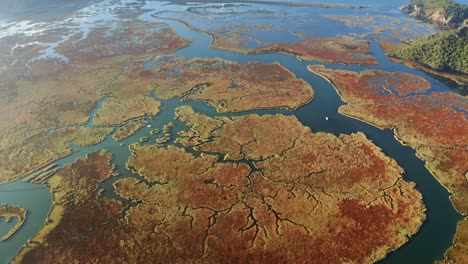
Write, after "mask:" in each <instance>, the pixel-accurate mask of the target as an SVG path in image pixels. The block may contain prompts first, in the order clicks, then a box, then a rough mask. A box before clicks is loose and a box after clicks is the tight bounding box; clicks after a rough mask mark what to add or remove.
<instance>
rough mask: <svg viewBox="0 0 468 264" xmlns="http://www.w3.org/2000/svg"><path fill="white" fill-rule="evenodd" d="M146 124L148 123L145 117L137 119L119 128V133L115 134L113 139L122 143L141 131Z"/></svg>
mask: <svg viewBox="0 0 468 264" xmlns="http://www.w3.org/2000/svg"><path fill="white" fill-rule="evenodd" d="M146 124H148V121H146V120H145V118H143V117H140V118H137V119H135V120H130V121H128V123H127V124H125V125H124V126H122V127H121V128H119V129H118V130H117V132H115V134H114V135H112V137H113V138H114V139H115V141H121V140H123V139H125V138H128V137H129V136H131V135H133V134H135V133H136V132H137V131H138V130H140V128H142V127H144V126H145V125H146Z"/></svg>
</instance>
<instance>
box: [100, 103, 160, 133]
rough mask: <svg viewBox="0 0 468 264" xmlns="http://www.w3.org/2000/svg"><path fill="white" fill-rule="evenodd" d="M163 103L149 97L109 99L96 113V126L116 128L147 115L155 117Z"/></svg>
mask: <svg viewBox="0 0 468 264" xmlns="http://www.w3.org/2000/svg"><path fill="white" fill-rule="evenodd" d="M160 106H161V103H160V102H158V101H156V100H154V99H153V98H151V97H148V96H132V97H131V98H127V99H117V100H116V99H113V98H111V99H109V101H107V102H104V103H103V104H102V108H101V109H99V111H98V112H97V113H96V118H95V119H94V125H95V126H116V125H122V124H123V122H125V121H127V120H129V119H131V118H134V117H141V116H144V115H146V114H148V115H150V116H155V115H157V114H158V113H159V107H160Z"/></svg>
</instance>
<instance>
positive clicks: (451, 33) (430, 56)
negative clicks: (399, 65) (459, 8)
mask: <svg viewBox="0 0 468 264" xmlns="http://www.w3.org/2000/svg"><path fill="white" fill-rule="evenodd" d="M391 56H394V57H398V58H401V59H404V60H409V61H414V62H418V63H421V64H424V65H426V66H429V67H431V68H433V69H435V70H439V71H444V72H459V73H464V74H468V25H466V24H465V25H463V26H462V27H460V28H459V29H454V30H447V31H443V32H441V33H439V34H435V35H430V36H427V37H425V38H421V39H416V40H414V41H413V43H412V44H411V45H410V46H409V47H407V48H404V49H401V50H397V51H395V52H394V53H392V54H391Z"/></svg>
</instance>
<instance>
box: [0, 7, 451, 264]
mask: <svg viewBox="0 0 468 264" xmlns="http://www.w3.org/2000/svg"><path fill="white" fill-rule="evenodd" d="M313 2H321V1H313ZM327 2H328V1H327ZM334 2H336V3H346V1H344V0H343V1H334ZM375 2H376V1H375V0H372V1H371V0H362V1H355V2H353V4H362V5H371V6H372V8H371V9H370V10H367V11H366V12H376V13H379V14H380V13H381V12H385V13H391V14H394V15H398V13H396V12H395V11H388V10H389V9H390V7H391V8H392V10H393V9H394V8H395V7H398V6H400V5H401V3H400V2H405V1H395V2H393V1H379V3H377V4H376V3H375ZM389 2H390V3H389ZM260 6H261V7H262V8H263V7H264V6H263V5H260ZM145 8H148V9H153V10H154V11H150V12H147V13H145V14H143V15H142V16H140V18H141V19H143V20H148V21H158V22H165V23H168V24H170V25H171V26H172V27H173V28H174V29H175V30H176V31H177V33H179V34H180V35H182V36H184V37H187V38H191V39H192V40H193V42H192V43H191V45H190V46H189V47H187V48H184V49H181V50H179V51H177V52H175V54H176V55H179V56H186V57H190V58H193V57H206V58H222V59H227V60H231V61H236V62H238V63H245V62H248V61H259V62H264V63H272V62H280V63H281V64H282V65H283V66H285V67H287V68H288V69H289V70H291V71H292V72H293V73H294V74H296V75H297V77H299V78H302V79H304V80H306V81H307V82H309V83H310V84H311V86H312V87H313V89H314V91H315V97H314V100H313V101H311V102H310V103H308V104H306V105H304V106H302V107H300V108H299V109H298V110H296V111H287V110H281V109H272V110H254V111H249V112H243V113H227V114H219V113H217V112H216V111H215V110H214V108H212V107H210V106H208V105H207V104H206V103H203V102H183V103H182V102H181V101H180V100H179V99H171V100H161V102H162V106H163V108H164V110H162V111H161V112H160V113H159V114H158V115H157V116H156V117H155V118H153V119H150V118H148V117H147V119H148V120H149V121H150V123H149V125H150V126H151V127H143V128H142V129H140V130H139V131H138V132H137V133H136V134H135V135H133V136H131V137H129V138H127V139H125V140H123V141H121V142H115V141H114V140H113V139H112V137H111V135H109V136H108V137H107V138H106V139H105V140H104V141H103V142H101V143H100V144H97V145H94V146H90V147H82V148H79V147H76V146H74V147H75V148H76V149H75V150H76V152H75V153H73V154H72V155H70V156H69V157H66V158H63V159H60V160H58V161H57V162H55V163H56V164H58V165H59V166H65V165H67V164H70V163H72V162H73V161H75V160H76V159H78V158H80V157H83V156H84V155H85V154H86V153H89V152H92V151H96V150H101V149H106V150H108V151H110V152H112V153H113V155H114V160H113V161H114V163H115V164H116V168H117V171H118V172H119V174H120V175H119V176H117V177H112V178H110V179H109V180H106V181H104V182H103V183H101V187H102V188H103V189H104V193H103V195H104V196H107V197H113V198H116V199H120V198H119V197H117V196H116V195H115V193H114V189H113V186H112V184H113V183H114V182H115V181H116V180H118V179H122V178H124V177H138V176H136V175H133V174H132V173H131V172H129V171H128V170H127V169H126V168H125V162H126V161H127V159H128V157H129V156H130V154H131V153H130V151H129V150H128V145H129V144H131V143H134V142H138V140H139V138H140V137H142V136H147V137H149V138H150V142H154V139H155V138H157V137H159V136H161V135H150V133H149V131H150V130H152V129H155V128H158V129H162V126H163V125H164V124H167V123H169V122H173V123H175V124H176V126H175V127H174V128H173V129H172V131H171V135H172V137H171V141H170V142H169V143H168V144H171V143H172V141H173V140H174V138H175V136H176V135H177V132H178V131H180V130H182V129H184V128H185V126H184V125H183V124H181V123H180V122H177V121H175V120H174V110H175V108H177V107H178V106H181V105H191V106H192V107H194V108H195V110H196V111H198V112H201V113H204V114H207V115H209V116H221V115H223V116H239V115H245V114H251V113H255V114H260V115H263V114H285V115H295V116H296V117H297V118H298V119H299V120H300V121H301V122H302V123H303V124H304V125H307V126H309V127H310V128H311V129H312V131H313V132H328V133H333V134H335V135H339V134H343V133H346V134H349V133H354V132H358V131H362V132H364V133H365V134H366V135H367V137H368V138H369V139H371V140H372V141H373V142H374V143H375V144H376V145H378V146H379V147H380V148H382V149H383V151H384V152H385V154H386V155H388V156H390V157H392V158H394V159H395V160H397V161H398V163H399V165H400V166H402V167H403V168H404V169H405V175H404V178H405V179H406V180H408V181H414V182H416V184H417V189H418V190H419V191H421V193H422V194H423V197H424V203H425V204H426V207H427V209H428V210H427V212H426V213H427V220H426V221H425V223H424V225H423V226H422V227H421V229H420V231H419V232H418V233H417V234H416V235H415V236H413V237H411V238H410V240H409V242H408V243H407V244H405V245H404V246H403V247H402V248H400V249H398V250H396V251H395V252H393V253H391V254H389V256H388V257H387V258H386V259H384V260H383V261H381V262H382V263H410V262H417V263H433V262H434V261H435V260H440V259H442V258H443V253H444V252H445V251H446V249H447V248H448V247H449V246H450V245H451V241H452V238H453V234H454V232H455V228H456V223H457V221H458V220H460V216H459V214H458V213H456V212H455V210H454V209H453V207H452V205H451V203H450V200H449V199H448V197H449V193H448V192H447V191H446V190H445V189H444V188H443V187H442V186H441V185H440V184H439V183H438V182H437V181H436V180H435V178H434V177H433V176H432V175H431V174H430V173H429V171H428V170H427V169H426V168H425V167H424V163H423V162H422V161H421V160H419V159H418V158H417V157H416V156H415V151H414V150H413V149H411V148H409V147H405V146H402V145H401V144H400V143H399V142H398V141H397V140H396V139H395V138H394V134H393V131H390V130H380V129H378V128H375V127H373V126H371V125H368V124H366V123H363V122H361V121H358V120H355V119H351V118H348V117H345V116H343V115H340V114H339V113H338V111H337V110H338V108H339V106H340V105H342V102H341V100H340V98H339V96H338V95H337V93H336V91H335V90H334V88H333V87H332V86H331V85H330V84H329V83H328V82H326V81H325V80H324V79H322V78H321V77H319V76H316V75H315V74H312V73H310V72H309V71H307V68H306V66H307V65H309V64H317V62H302V61H299V60H298V59H296V58H295V57H293V56H288V55H284V54H260V55H243V54H237V53H232V52H227V51H220V50H213V49H210V48H209V45H210V43H211V40H212V39H211V36H209V35H207V34H205V33H200V32H194V31H191V30H189V29H188V28H187V27H186V26H185V25H183V24H182V23H179V22H176V21H173V20H167V19H158V18H154V17H153V16H152V15H153V14H154V13H156V12H159V11H161V8H163V7H162V6H161V3H159V2H149V3H148V4H147V5H146V6H145ZM166 8H169V9H172V10H178V11H181V10H184V9H185V8H186V7H181V6H173V5H172V6H170V7H166ZM268 8H272V9H275V8H278V7H268ZM281 8H284V7H281ZM335 11H336V12H335V13H342V12H346V10H345V11H343V10H335ZM315 12H322V11H321V10H315ZM323 12H328V13H333V10H326V11H323ZM353 12H358V11H353ZM104 16H105V15H104ZM400 16H403V15H401V14H400ZM337 30H341V31H343V32H346V31H347V30H348V29H346V28H344V26H343V28H340V29H337ZM369 40H370V39H369ZM370 41H371V40H370ZM371 43H372V46H371V51H372V52H373V53H374V56H375V57H376V59H377V61H378V62H379V65H378V66H356V65H334V64H323V63H320V64H323V65H326V66H327V67H331V68H337V69H338V68H339V69H350V70H357V71H360V70H365V69H382V70H386V71H405V72H409V73H412V74H416V75H419V76H422V77H424V78H426V79H428V80H429V81H430V82H431V84H432V87H433V88H432V89H431V91H430V92H432V91H450V89H449V88H447V87H446V86H445V85H444V84H442V83H440V82H439V81H437V80H435V79H432V78H431V77H430V76H428V75H426V74H424V73H422V72H420V71H417V70H414V69H410V68H407V67H405V66H403V65H401V64H397V63H391V62H389V61H388V59H387V58H386V56H385V54H384V53H383V52H382V50H381V49H380V48H379V46H378V45H377V44H376V43H375V42H373V41H371ZM104 100H106V99H105V98H104V99H103V100H101V101H100V102H99V103H98V104H97V107H96V109H95V110H94V111H93V113H92V114H91V116H90V122H89V123H88V126H92V121H93V118H94V115H95V113H96V112H97V111H98V110H99V108H100V107H101V105H102V102H103V101H104ZM325 116H327V117H328V120H325ZM146 144H147V143H146ZM149 144H150V143H149ZM120 200H121V199H120ZM0 202H1V203H11V204H14V205H18V206H21V207H23V208H25V209H27V210H28V218H27V221H26V223H25V225H24V226H23V227H22V228H21V229H20V230H19V231H18V232H17V233H16V234H15V235H14V236H13V237H12V238H11V239H10V240H8V241H6V242H3V243H0V263H6V262H8V261H9V260H10V259H11V258H12V257H13V256H14V255H15V254H16V252H17V251H18V250H19V249H20V248H21V246H22V245H23V244H24V243H25V242H26V241H27V240H28V239H30V238H31V237H32V236H33V235H34V234H35V233H36V232H37V231H38V230H39V229H40V227H41V225H42V224H43V223H44V221H45V219H46V217H47V214H48V212H49V210H50V206H51V204H52V197H51V194H50V193H49V192H48V190H47V189H46V188H44V187H42V186H40V185H37V184H32V183H23V182H21V181H16V182H14V183H10V184H6V185H0ZM11 226H12V224H6V223H4V222H0V234H3V233H6V232H7V231H5V230H8V228H9V227H11Z"/></svg>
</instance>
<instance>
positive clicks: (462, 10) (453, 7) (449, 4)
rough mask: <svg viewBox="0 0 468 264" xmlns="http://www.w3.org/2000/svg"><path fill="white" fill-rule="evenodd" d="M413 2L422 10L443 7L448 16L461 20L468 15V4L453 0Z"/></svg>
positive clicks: (412, 0) (421, 0)
mask: <svg viewBox="0 0 468 264" xmlns="http://www.w3.org/2000/svg"><path fill="white" fill-rule="evenodd" d="M411 4H413V5H416V6H418V7H419V8H421V9H422V11H426V10H434V9H443V10H445V13H446V15H447V17H453V18H454V19H455V20H456V21H460V22H462V21H463V20H464V19H465V18H467V17H468V6H466V5H463V4H459V3H456V2H454V1H452V0H411Z"/></svg>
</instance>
